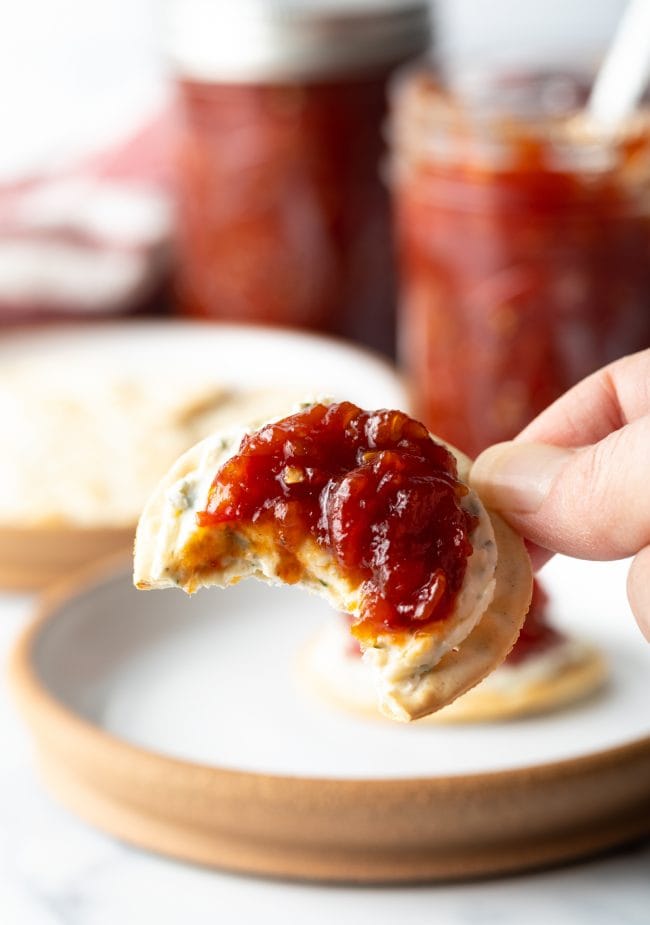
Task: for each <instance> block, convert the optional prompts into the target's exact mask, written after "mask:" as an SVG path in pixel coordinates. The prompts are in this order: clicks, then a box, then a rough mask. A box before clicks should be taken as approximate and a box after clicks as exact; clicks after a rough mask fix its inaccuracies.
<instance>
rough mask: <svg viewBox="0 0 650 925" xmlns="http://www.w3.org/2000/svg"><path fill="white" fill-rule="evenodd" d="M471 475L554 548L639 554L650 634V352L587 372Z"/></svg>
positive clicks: (639, 584) (640, 597) (644, 627)
mask: <svg viewBox="0 0 650 925" xmlns="http://www.w3.org/2000/svg"><path fill="white" fill-rule="evenodd" d="M470 481H471V483H472V484H473V486H474V487H475V488H476V489H477V491H478V492H479V493H480V495H481V498H482V499H483V501H484V502H485V503H486V504H487V505H488V507H491V508H493V509H494V510H497V511H499V512H500V513H501V514H502V516H503V517H504V519H505V520H507V521H508V523H510V524H511V525H512V526H513V527H514V528H515V529H516V530H517V531H518V532H519V533H521V534H522V535H523V536H525V537H526V538H527V539H529V540H531V541H532V542H533V543H535V544H537V545H538V546H540V547H543V549H545V550H550V552H551V553H553V552H560V553H564V554H565V555H568V556H574V557H575V558H579V559H620V558H623V557H624V556H634V559H633V562H632V565H631V567H630V571H629V574H628V580H627V594H628V598H629V600H630V605H631V607H632V610H633V612H634V615H635V617H636V619H637V622H638V623H639V626H640V627H641V631H642V632H643V634H644V635H645V637H646V638H647V639H648V640H649V641H650V350H644V351H643V352H641V353H636V354H633V355H632V356H628V357H624V358H623V359H622V360H618V361H617V362H615V363H612V364H611V365H610V366H606V367H604V368H603V369H601V370H599V371H598V372H596V373H594V374H593V375H592V376H589V377H588V378H587V379H584V380H583V381H582V382H580V383H579V384H578V385H576V386H575V387H574V388H573V389H571V390H570V391H569V392H567V393H566V394H565V395H563V396H562V397H561V398H560V399H558V401H556V402H555V403H554V404H553V405H551V406H550V407H549V408H547V409H546V411H544V412H543V413H542V414H540V415H539V417H537V418H536V419H535V420H534V421H533V422H532V423H531V424H529V425H528V427H526V428H525V430H523V431H522V432H521V433H520V434H519V436H518V437H516V438H515V440H513V441H511V442H509V443H498V444H496V445H495V446H492V447H489V448H488V449H487V450H485V452H483V453H481V455H480V456H479V457H478V459H477V460H476V462H475V463H474V466H473V467H472V471H471V475H470ZM537 559H538V563H539V561H540V557H539V556H538V557H537Z"/></svg>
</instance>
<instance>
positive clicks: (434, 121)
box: [391, 68, 650, 455]
mask: <svg viewBox="0 0 650 925" xmlns="http://www.w3.org/2000/svg"><path fill="white" fill-rule="evenodd" d="M393 91H394V92H393V94H392V118H391V140H392V146H393V156H392V169H391V182H392V189H393V193H394V206H395V215H396V223H397V237H398V252H399V263H400V272H401V281H400V288H401V291H400V352H401V356H402V360H403V363H404V365H405V368H406V370H407V373H408V376H409V378H410V383H411V388H412V393H413V401H414V406H415V409H416V414H417V415H418V416H419V417H421V419H422V420H424V422H425V423H426V424H427V425H428V426H429V427H430V428H431V429H432V430H433V431H434V432H435V433H438V434H439V435H440V436H442V437H444V438H446V439H448V440H450V441H451V442H452V443H454V444H456V445H457V446H458V447H460V448H461V449H463V450H464V451H466V452H467V453H469V454H470V455H475V454H477V453H478V452H480V451H481V450H482V449H484V448H485V447H486V446H487V445H489V444H491V443H494V442H497V441H500V440H507V439H510V438H512V437H514V436H515V434H516V433H517V432H518V431H519V430H520V429H521V428H522V427H524V426H525V425H526V424H527V423H528V422H529V421H530V420H531V419H532V418H533V417H534V416H535V415H537V414H538V413H539V412H540V411H542V410H543V409H544V408H545V407H546V406H547V405H548V404H549V403H550V402H552V401H553V400H554V399H556V398H557V397H558V396H559V395H560V394H561V393H562V392H564V391H565V390H566V389H567V388H569V387H570V386H571V385H573V384H574V383H575V382H577V381H578V380H579V379H581V378H583V377H584V376H585V375H587V374H588V373H590V372H592V371H593V370H595V369H596V368H598V367H600V366H602V365H603V364H605V363H607V362H609V361H611V360H613V359H615V358H617V357H619V356H621V355H623V354H625V353H629V352H632V351H634V350H637V349H641V348H642V347H645V346H648V345H650V111H647V110H643V109H642V110H640V111H639V112H638V113H637V114H636V115H635V116H634V117H633V118H631V119H629V121H628V122H627V123H626V124H625V125H622V126H620V127H619V128H618V129H617V130H616V131H611V132H605V131H604V130H602V129H600V128H599V127H598V126H597V125H594V124H592V123H591V122H590V121H589V118H588V117H587V115H586V113H585V111H584V109H583V108H582V107H583V104H584V102H585V100H586V96H587V92H588V82H585V81H583V80H581V79H578V78H574V77H571V76H567V75H558V74H553V75H550V74H541V75H533V76H531V75H521V74H509V75H505V76H504V75H503V74H501V75H495V74H486V73H478V74H474V75H464V77H463V79H455V80H451V79H450V80H449V81H447V82H446V83H444V84H443V83H442V82H441V80H440V79H439V78H436V77H434V76H432V74H431V73H430V72H429V71H427V70H426V69H424V68H421V69H416V70H411V71H410V72H409V73H406V74H402V75H400V77H399V78H398V79H397V81H396V83H395V86H394V88H393Z"/></svg>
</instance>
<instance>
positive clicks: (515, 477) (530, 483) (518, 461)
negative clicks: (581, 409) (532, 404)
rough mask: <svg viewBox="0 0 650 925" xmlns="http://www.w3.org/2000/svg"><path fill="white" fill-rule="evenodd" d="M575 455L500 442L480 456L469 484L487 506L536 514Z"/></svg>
mask: <svg viewBox="0 0 650 925" xmlns="http://www.w3.org/2000/svg"><path fill="white" fill-rule="evenodd" d="M573 453H574V451H573V450H570V449H566V448H564V447H559V446H548V445H547V444H541V443H512V442H511V443H497V444H496V445H495V446H491V447H489V448H488V449H487V450H485V452H483V453H481V455H480V456H479V457H478V459H477V460H476V462H475V463H474V465H473V466H472V471H471V473H470V483H471V484H472V487H473V488H475V489H476V491H477V492H478V494H479V495H480V497H481V499H482V501H483V502H484V504H486V505H487V506H488V507H491V508H494V509H495V510H498V511H512V512H516V513H520V514H534V513H535V512H536V511H538V510H539V508H540V507H541V505H542V503H543V501H544V499H545V498H546V497H547V495H548V493H549V492H550V490H551V487H552V485H553V482H554V481H555V479H556V478H557V476H558V475H559V474H560V472H561V471H562V469H563V468H564V467H565V466H566V464H567V462H568V461H569V459H570V458H571V456H572V455H573Z"/></svg>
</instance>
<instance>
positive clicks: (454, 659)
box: [401, 511, 533, 720]
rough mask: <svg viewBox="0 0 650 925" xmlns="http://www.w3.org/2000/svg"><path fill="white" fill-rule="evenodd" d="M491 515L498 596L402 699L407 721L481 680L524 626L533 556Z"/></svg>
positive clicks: (521, 542) (522, 543) (447, 702)
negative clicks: (453, 646)
mask: <svg viewBox="0 0 650 925" xmlns="http://www.w3.org/2000/svg"><path fill="white" fill-rule="evenodd" d="M488 514H489V516H490V520H491V521H492V528H493V530H494V539H495V542H496V545H497V565H496V571H495V575H494V577H495V588H494V597H493V598H492V602H491V604H490V606H489V607H488V609H487V610H486V611H485V613H484V614H483V616H482V617H481V619H480V620H479V622H478V623H477V625H476V626H475V627H474V629H473V630H472V631H471V633H470V634H469V635H468V636H467V638H466V639H464V640H463V642H462V643H461V644H460V645H459V646H458V648H457V649H454V650H452V651H451V652H448V653H447V654H446V655H444V656H443V657H442V659H441V660H440V661H439V662H438V663H437V664H436V665H434V667H433V669H432V670H431V671H429V672H428V673H427V674H426V675H424V676H422V677H421V678H420V679H419V682H418V684H417V685H416V686H415V688H414V690H413V692H412V693H411V695H410V696H409V697H408V699H406V698H405V699H404V700H403V701H402V704H401V706H402V708H403V710H404V713H405V716H404V719H406V720H413V719H419V718H420V717H422V716H427V715H428V714H429V713H435V712H436V711H437V710H441V709H442V707H444V706H446V705H447V704H449V703H452V701H454V700H456V698H457V697H460V696H461V695H462V694H464V693H465V692H466V691H468V690H470V688H472V687H474V686H475V685H477V684H478V683H479V682H480V681H482V680H483V678H485V677H486V676H487V675H488V674H490V672H492V671H494V669H495V668H497V667H498V666H499V665H500V664H501V663H502V662H503V660H504V659H505V657H506V656H507V654H508V652H510V650H511V649H512V647H513V646H514V644H515V642H516V641H517V638H518V636H519V632H520V630H521V627H522V626H523V623H524V619H525V617H526V614H527V613H528V608H529V606H530V600H531V597H532V593H533V573H532V568H531V565H530V559H529V557H528V553H527V552H526V548H525V546H524V542H523V540H522V539H521V537H520V536H518V535H517V534H516V533H515V532H514V530H512V529H511V527H509V526H508V525H507V524H506V523H505V521H503V520H502V519H501V517H499V515H498V514H495V513H494V512H493V511H488Z"/></svg>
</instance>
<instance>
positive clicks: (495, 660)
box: [134, 435, 533, 721]
mask: <svg viewBox="0 0 650 925" xmlns="http://www.w3.org/2000/svg"><path fill="white" fill-rule="evenodd" d="M433 439H435V440H439V438H437V437H434V438H433ZM439 442H441V443H444V441H440V440H439ZM446 445H447V446H449V444H446ZM449 448H450V450H451V451H452V452H453V453H454V455H455V456H456V458H457V461H458V471H459V477H460V478H461V479H463V480H464V481H467V479H468V476H469V471H470V468H471V461H470V460H469V459H468V458H467V457H466V456H465V455H464V454H462V453H460V452H459V451H458V450H456V449H455V448H454V447H452V446H449ZM231 452H232V443H231V444H230V446H227V445H225V443H224V442H223V441H220V440H219V438H218V435H216V436H213V437H211V438H208V439H207V440H204V441H202V442H201V443H199V444H197V445H196V446H195V447H193V448H192V449H190V450H189V451H188V452H186V453H185V454H184V455H183V456H182V457H181V458H180V459H179V460H177V462H176V463H175V464H174V466H172V468H171V469H170V471H169V472H168V473H167V475H166V476H165V477H164V478H163V479H162V480H161V482H160V483H159V485H158V487H157V488H156V490H155V491H154V493H153V495H152V497H151V498H150V500H149V502H148V504H147V506H146V507H145V510H144V512H143V515H142V517H141V518H140V522H139V524H138V529H137V534H136V542H135V553H134V582H135V584H136V585H137V587H139V588H143V589H146V588H151V587H172V586H173V585H174V584H175V582H174V581H173V580H172V578H171V577H165V578H161V576H154V578H153V579H152V566H153V562H154V560H156V558H159V553H160V551H161V549H163V550H165V549H167V550H170V549H174V550H175V552H176V553H178V552H179V549H178V539H179V529H180V527H179V519H178V518H177V519H176V521H175V522H171V523H169V522H168V521H169V518H165V516H164V507H165V503H166V498H167V495H168V493H169V491H170V490H171V489H172V488H173V486H174V484H175V483H176V482H177V481H178V480H179V479H181V478H183V477H184V476H185V475H187V474H188V473H189V472H191V471H193V470H195V469H196V468H197V467H198V466H199V463H200V462H201V460H203V459H204V458H205V454H206V453H207V454H209V456H210V464H211V465H213V466H214V469H213V471H214V472H216V471H217V469H218V468H219V466H220V465H221V464H222V463H223V462H224V461H225V459H226V458H227V457H228V456H229V455H230V453H231ZM487 513H488V515H489V517H490V521H491V523H492V528H493V530H494V537H495V542H496V547H497V562H496V571H495V576H494V577H495V590H494V596H493V599H492V602H491V604H490V605H489V607H488V608H487V610H486V611H485V613H484V614H483V616H482V617H481V619H480V620H479V622H478V624H477V625H476V626H475V627H474V629H473V630H472V631H471V632H470V633H469V635H468V636H467V637H466V639H465V640H463V642H462V643H461V644H460V646H459V647H458V648H457V649H454V650H452V651H450V652H448V653H447V654H446V655H444V656H443V658H442V659H441V660H440V661H439V662H438V663H437V664H436V665H434V666H433V668H432V669H431V670H430V671H428V672H427V673H425V674H422V675H419V676H418V677H417V683H416V684H414V685H413V689H412V690H411V691H409V692H408V694H406V695H405V696H401V698H400V704H399V712H397V711H394V712H392V713H391V714H390V716H391V718H392V719H398V720H402V721H409V720H413V719H418V718H420V717H423V716H426V715H428V714H430V713H434V712H435V711H437V710H440V709H441V708H442V707H444V706H446V705H447V704H449V703H451V702H452V701H454V700H456V698H457V697H460V696H461V695H462V694H464V693H465V692H466V691H467V690H469V689H470V688H472V687H474V686H475V685H476V684H478V683H479V682H480V681H482V680H483V678H484V677H485V676H486V675H488V674H489V673H490V672H492V671H494V669H495V668H496V667H497V666H498V665H500V664H501V663H502V662H503V660H504V659H505V658H506V656H507V654H508V653H509V652H510V650H511V648H512V647H513V645H514V644H515V642H516V640H517V637H518V635H519V632H520V630H521V627H522V625H523V622H524V619H525V616H526V613H527V612H528V607H529V605H530V600H531V596H532V586H533V579H532V570H531V565H530V559H529V557H528V553H527V552H526V549H525V546H524V543H523V540H522V539H521V537H520V536H518V535H517V534H516V533H515V532H514V531H513V530H512V529H511V528H510V527H509V526H508V525H507V524H506V523H505V522H504V521H503V520H502V519H501V518H500V517H499V516H498V515H497V514H495V513H493V512H491V511H488V512H487ZM247 574H250V572H249V571H246V570H244V573H243V574H242V576H241V577H245V575H247ZM256 577H262V578H263V577H264V576H262V575H261V574H257V576H256ZM201 583H202V584H203V585H207V584H210V583H211V582H210V581H209V580H205V579H203V580H202V582H201ZM214 584H221V585H222V586H223V584H224V583H223V581H221V582H219V580H218V576H216V575H215V580H214ZM311 590H314V589H313V588H312V589H311ZM322 596H324V597H326V599H327V600H329V602H330V603H332V604H333V605H334V606H335V607H337V608H338V609H345V604H342V602H341V601H339V600H337V599H336V598H334V597H333V596H332V593H331V592H329V593H328V591H327V590H325V591H323V593H322Z"/></svg>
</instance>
